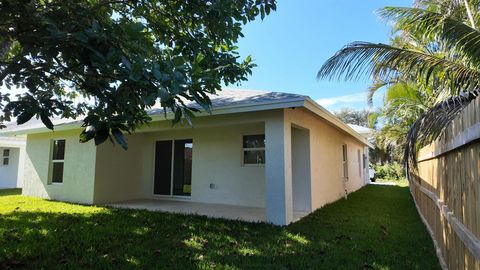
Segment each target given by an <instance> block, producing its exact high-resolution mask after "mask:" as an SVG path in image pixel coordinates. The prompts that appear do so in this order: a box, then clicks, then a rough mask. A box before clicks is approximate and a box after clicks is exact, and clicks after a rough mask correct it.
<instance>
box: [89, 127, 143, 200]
mask: <svg viewBox="0 0 480 270" xmlns="http://www.w3.org/2000/svg"><path fill="white" fill-rule="evenodd" d="M127 140H128V150H127V151H125V150H123V148H122V147H120V145H114V144H112V143H110V142H106V143H104V144H101V145H99V146H97V157H96V171H95V191H94V202H95V203H105V202H116V201H125V200H131V199H138V198H141V197H142V193H141V190H142V186H141V184H140V183H142V178H143V177H144V175H145V172H144V171H145V170H148V169H149V168H147V167H144V163H145V162H147V163H148V160H145V159H144V155H143V151H144V150H145V149H147V148H148V147H145V146H146V142H145V138H144V134H142V133H139V134H135V135H132V136H127Z"/></svg>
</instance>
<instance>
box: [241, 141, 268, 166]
mask: <svg viewBox="0 0 480 270" xmlns="http://www.w3.org/2000/svg"><path fill="white" fill-rule="evenodd" d="M259 135H263V137H264V138H265V133H252V134H242V135H241V137H240V143H241V146H242V147H241V148H242V153H241V159H240V160H241V165H242V166H243V167H265V162H266V161H265V162H264V163H245V152H246V151H265V153H266V150H265V147H252V148H245V147H243V144H244V139H245V137H246V136H259Z"/></svg>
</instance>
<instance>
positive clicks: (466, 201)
mask: <svg viewBox="0 0 480 270" xmlns="http://www.w3.org/2000/svg"><path fill="white" fill-rule="evenodd" d="M479 153H480V99H478V100H475V101H474V102H472V103H471V104H470V105H469V106H468V107H467V108H466V109H465V110H464V111H463V112H462V113H461V114H460V115H459V116H458V117H457V118H455V119H454V120H453V121H452V122H451V123H450V124H449V125H448V126H447V128H446V130H445V132H444V133H443V135H442V136H441V137H440V138H439V139H438V140H436V141H435V142H433V143H432V144H430V145H428V146H426V147H424V148H422V149H421V150H420V151H419V154H418V161H419V163H418V169H417V170H416V171H410V172H408V175H409V181H410V190H411V193H412V196H413V198H414V201H415V204H416V205H417V209H418V211H419V213H420V215H421V217H422V220H423V221H424V223H425V224H426V225H427V228H428V229H429V231H430V232H431V236H432V238H433V239H434V243H435V245H436V246H437V254H438V255H439V258H440V261H442V260H444V262H445V263H444V264H442V267H443V268H447V267H448V268H449V269H478V270H480V239H479V238H480V175H479V173H480V155H479Z"/></svg>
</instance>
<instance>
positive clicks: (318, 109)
mask: <svg viewBox="0 0 480 270" xmlns="http://www.w3.org/2000/svg"><path fill="white" fill-rule="evenodd" d="M304 107H305V108H307V109H308V110H310V111H311V112H313V113H315V114H316V115H318V116H320V117H322V118H323V119H325V120H327V121H328V122H330V123H332V124H333V125H335V126H336V127H338V128H339V129H341V130H343V131H345V132H346V133H348V134H350V135H352V136H353V137H354V138H355V139H357V140H358V141H359V142H361V143H363V144H365V145H367V146H368V147H370V148H372V149H373V148H374V146H373V144H371V143H370V142H369V141H368V140H367V139H365V138H364V137H363V136H362V135H360V134H359V133H358V132H356V131H355V130H353V129H352V128H351V127H349V126H348V125H347V124H345V123H344V122H342V121H341V120H340V119H338V118H337V117H336V116H335V115H333V114H332V113H331V112H329V111H327V110H326V109H325V108H323V107H322V106H320V105H318V104H317V103H316V102H315V101H313V100H312V99H311V98H309V97H308V98H306V99H305V105H304Z"/></svg>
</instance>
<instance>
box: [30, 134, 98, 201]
mask: <svg viewBox="0 0 480 270" xmlns="http://www.w3.org/2000/svg"><path fill="white" fill-rule="evenodd" d="M79 134H80V130H71V131H64V132H49V133H43V134H31V135H28V136H27V147H26V158H25V169H24V171H25V174H24V188H23V194H24V195H28V196H37V197H43V198H49V199H54V200H62V201H70V202H79V203H93V188H94V186H93V184H94V176H95V145H94V144H93V142H89V143H86V144H80V143H79V142H78V135H79ZM53 139H65V140H66V144H65V164H64V177H63V183H61V184H49V183H48V175H49V167H50V166H49V163H50V159H51V154H50V149H51V143H52V140H53Z"/></svg>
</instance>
